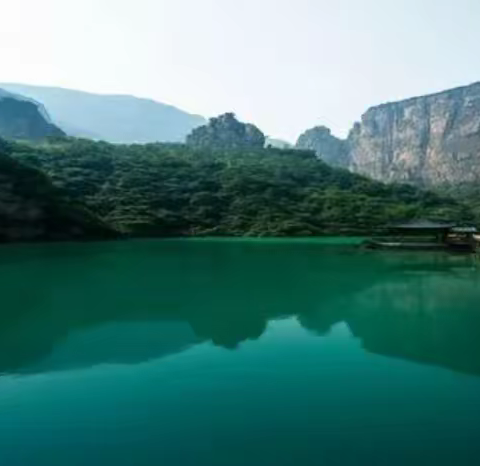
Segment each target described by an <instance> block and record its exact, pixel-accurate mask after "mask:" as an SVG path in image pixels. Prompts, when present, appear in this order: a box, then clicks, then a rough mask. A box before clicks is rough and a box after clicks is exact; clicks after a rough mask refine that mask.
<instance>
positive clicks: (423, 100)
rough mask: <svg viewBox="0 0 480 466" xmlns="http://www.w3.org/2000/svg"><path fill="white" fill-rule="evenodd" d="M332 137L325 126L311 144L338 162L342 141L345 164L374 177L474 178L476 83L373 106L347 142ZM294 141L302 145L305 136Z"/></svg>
mask: <svg viewBox="0 0 480 466" xmlns="http://www.w3.org/2000/svg"><path fill="white" fill-rule="evenodd" d="M311 131H315V130H311ZM316 132H318V130H316ZM307 133H308V132H307ZM307 133H306V134H307ZM331 138H333V136H332V137H331ZM331 138H328V133H327V132H326V131H325V130H324V136H323V139H322V138H321V137H320V142H317V143H316V144H312V147H311V148H312V149H314V150H316V152H317V154H318V155H319V156H321V157H322V158H324V159H325V161H327V162H329V163H331V164H334V165H341V164H339V163H337V161H338V160H339V155H338V152H339V149H338V148H339V147H342V144H341V143H343V144H345V147H346V153H345V155H344V157H343V158H342V157H340V160H342V162H341V163H342V164H344V165H343V166H345V167H347V168H349V169H350V170H351V171H353V172H356V173H361V174H363V175H366V176H369V177H371V178H374V179H376V180H380V181H384V182H406V183H412V184H415V185H417V186H427V187H432V186H439V185H444V184H459V183H469V182H477V181H479V180H480V83H475V84H472V85H470V86H465V87H460V88H456V89H452V90H448V91H444V92H440V93H438V94H432V95H428V96H423V97H415V98H412V99H408V100H404V101H400V102H393V103H387V104H383V105H379V106H377V107H372V108H370V109H369V110H368V111H367V112H366V113H365V114H364V115H363V116H362V119H361V122H359V123H356V124H355V126H354V128H353V129H352V130H351V131H350V134H349V136H348V139H347V140H346V141H342V140H339V141H332V140H330V139H331ZM307 139H308V138H307ZM335 139H336V138H335ZM324 140H326V143H325V142H324ZM311 141H312V139H308V141H307V142H308V143H311ZM297 145H298V147H302V148H305V135H303V136H301V137H300V139H299V142H298V144H297Z"/></svg>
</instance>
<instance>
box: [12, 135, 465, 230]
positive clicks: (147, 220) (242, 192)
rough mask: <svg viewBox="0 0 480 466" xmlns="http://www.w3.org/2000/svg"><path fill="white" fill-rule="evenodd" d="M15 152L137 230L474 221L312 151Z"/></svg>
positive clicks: (97, 148)
mask: <svg viewBox="0 0 480 466" xmlns="http://www.w3.org/2000/svg"><path fill="white" fill-rule="evenodd" d="M10 153H11V154H12V155H13V156H14V157H15V158H16V159H18V160H21V161H23V162H25V163H28V164H30V165H33V166H35V167H37V168H40V169H41V170H42V171H43V172H44V173H46V174H47V175H48V176H49V177H50V179H51V180H52V181H53V183H54V184H55V185H56V186H58V187H60V188H62V189H63V190H64V191H65V192H66V193H67V194H68V195H69V196H70V198H71V199H72V200H74V201H77V202H83V203H84V204H85V205H87V206H88V208H89V209H90V210H91V211H92V212H95V213H96V214H97V215H98V217H99V218H101V219H102V220H103V221H105V222H106V223H107V224H109V225H110V226H112V227H114V228H115V229H117V230H118V231H121V232H123V233H127V234H132V235H153V236H162V235H236V236H238V235H253V236H262V235H268V236H285V235H291V236H303V235H321V234H332V233H333V234H334V233H366V232H370V231H372V230H374V229H375V228H377V227H379V226H382V225H384V224H385V223H390V222H394V221H399V220H404V219H409V218H414V217H420V216H422V217H424V216H426V217H430V218H450V219H452V218H453V219H463V220H471V217H472V215H471V212H469V210H468V209H467V208H465V207H464V206H462V205H461V204H460V203H459V202H457V201H454V200H452V199H451V198H442V197H441V196H439V195H436V194H434V193H432V192H427V191H421V190H419V189H416V188H414V187H411V186H403V185H385V184H382V183H379V182H374V181H371V180H369V179H367V178H364V177H362V176H359V175H354V174H351V173H349V172H348V171H346V170H342V169H335V168H332V167H329V166H328V165H326V164H325V163H323V162H322V161H321V160H319V159H318V158H317V157H316V156H315V155H314V153H312V152H307V151H298V150H279V149H254V148H252V149H246V148H243V149H237V150H226V149H211V148H195V147H190V146H185V145H181V144H177V145H175V144H148V145H120V146H118V145H111V144H108V143H105V142H92V141H88V140H78V139H62V140H58V141H56V142H51V143H49V144H46V145H43V146H33V145H26V144H18V143H16V144H11V145H10Z"/></svg>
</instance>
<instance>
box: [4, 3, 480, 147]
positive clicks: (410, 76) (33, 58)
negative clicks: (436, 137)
mask: <svg viewBox="0 0 480 466" xmlns="http://www.w3.org/2000/svg"><path fill="white" fill-rule="evenodd" d="M0 3H1V5H0V15H1V24H0V82H22V83H32V84H45V85H53V86H63V87H70V88H75V89H81V90H86V91H92V92H99V93H122V94H134V95H137V96H142V97H150V98H153V99H155V100H159V101H161V102H166V103H170V104H173V105H176V106H178V107H180V108H182V109H185V110H188V111H190V112H193V113H199V114H202V115H205V116H214V115H217V114H219V113H223V112H226V111H234V112H236V113H237V115H238V116H239V117H240V118H241V119H244V120H248V121H251V122H253V123H255V124H257V125H258V126H259V127H260V128H261V129H262V130H263V131H264V132H266V133H267V134H269V135H271V136H276V137H283V138H286V139H289V140H292V141H293V140H295V139H296V137H297V136H298V135H299V133H301V132H302V131H303V130H305V129H306V128H309V127H312V126H314V125H317V124H325V125H327V126H330V127H331V128H332V130H333V132H334V133H336V134H339V135H342V134H345V133H346V132H347V131H348V129H349V128H350V126H351V125H352V123H353V122H354V121H355V120H358V119H359V118H360V116H361V114H362V113H363V112H364V111H365V110H366V109H367V108H368V107H369V106H371V105H375V104H379V103H382V102H384V101H389V100H396V99H400V98H405V97H410V96H414V95H419V94H424V93H429V92H433V91H437V90H441V89H444V88H448V87H454V86H457V85H463V84H469V83H471V82H474V81H477V80H480V54H479V44H480V0H456V1H452V0H0Z"/></svg>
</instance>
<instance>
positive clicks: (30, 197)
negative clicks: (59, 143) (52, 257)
mask: <svg viewBox="0 0 480 466" xmlns="http://www.w3.org/2000/svg"><path fill="white" fill-rule="evenodd" d="M10 149H11V146H10V144H8V143H5V142H4V141H2V140H1V139H0V242H5V241H31V240H62V239H63V240H65V239H88V238H110V237H113V236H115V235H114V232H113V231H112V230H111V229H109V228H108V227H107V226H106V225H105V224H104V223H103V222H101V221H100V220H99V219H98V218H97V217H96V216H95V215H94V214H92V213H91V212H89V211H88V210H87V209H85V208H84V207H82V206H80V205H78V204H77V203H72V202H71V201H70V200H68V199H66V198H65V196H64V195H63V194H62V193H61V192H60V190H59V189H58V188H56V187H54V186H53V185H52V183H51V182H50V180H49V179H48V178H47V177H46V176H45V175H44V174H43V173H41V172H40V171H38V170H36V169H35V168H31V167H27V166H25V165H23V164H22V163H20V162H19V161H18V160H14V159H12V158H11V157H9V156H8V155H7V154H8V153H9V152H10Z"/></svg>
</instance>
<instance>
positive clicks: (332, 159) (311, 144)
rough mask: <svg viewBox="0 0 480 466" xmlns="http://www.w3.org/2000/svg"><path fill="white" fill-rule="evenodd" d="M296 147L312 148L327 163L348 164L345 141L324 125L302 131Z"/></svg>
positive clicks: (338, 165)
mask: <svg viewBox="0 0 480 466" xmlns="http://www.w3.org/2000/svg"><path fill="white" fill-rule="evenodd" d="M296 146H297V148H298V149H304V150H312V151H314V152H316V154H317V155H318V156H319V157H320V158H321V159H322V160H324V161H325V162H326V163H328V164H329V165H333V166H336V167H346V166H348V164H349V151H348V144H347V141H344V140H342V139H339V138H337V137H335V136H334V135H333V134H332V133H331V132H330V130H329V129H328V128H326V127H325V126H316V127H315V128H312V129H309V130H307V131H306V132H305V133H303V134H302V135H301V136H300V137H299V138H298V141H297V145H296Z"/></svg>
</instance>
